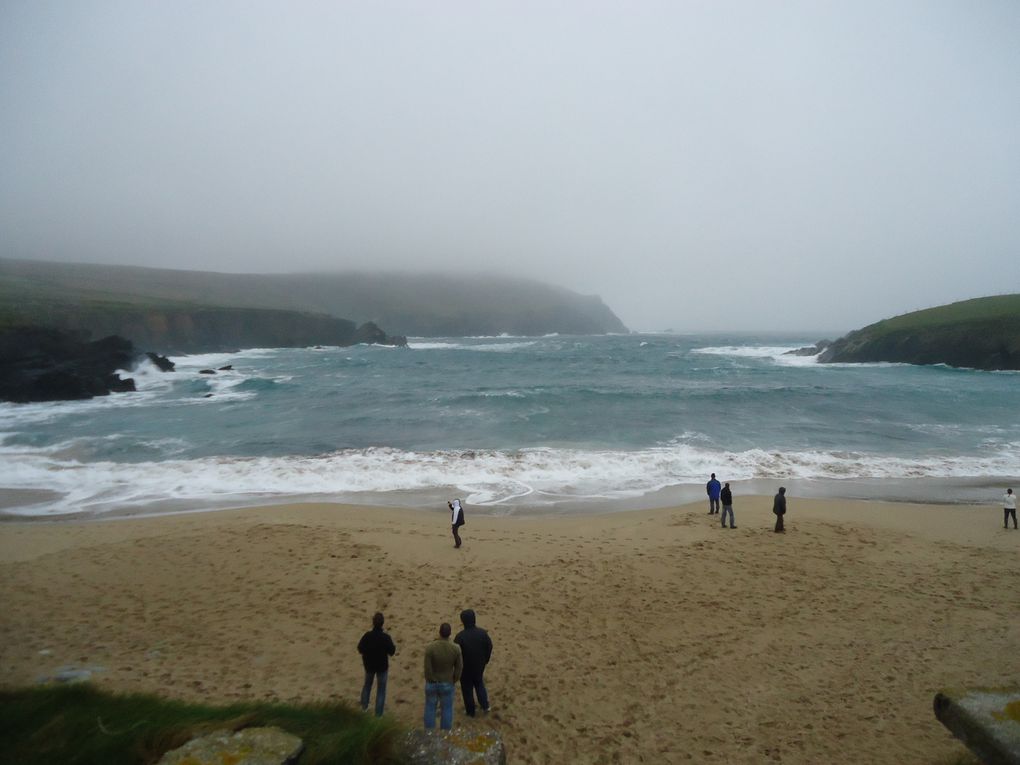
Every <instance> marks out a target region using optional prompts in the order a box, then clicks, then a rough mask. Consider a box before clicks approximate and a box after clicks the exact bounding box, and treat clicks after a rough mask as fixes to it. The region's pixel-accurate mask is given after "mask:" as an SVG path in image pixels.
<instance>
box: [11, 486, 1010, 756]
mask: <svg viewBox="0 0 1020 765" xmlns="http://www.w3.org/2000/svg"><path fill="white" fill-rule="evenodd" d="M789 501H790V513H789V514H788V515H787V528H788V533H786V534H785V535H777V534H774V533H772V531H771V525H772V520H773V517H772V515H771V513H770V512H769V508H770V507H771V499H770V498H767V497H757V498H752V497H738V498H737V501H736V505H735V508H736V514H737V526H738V528H737V529H735V530H730V529H726V530H723V529H721V528H720V527H719V525H718V520H717V518H718V516H709V515H708V514H707V512H706V510H707V507H706V506H705V503H701V502H698V503H696V504H693V505H686V506H681V507H669V508H661V509H653V510H639V511H630V512H623V513H609V514H598V515H569V516H559V517H554V518H535V517H528V518H523V517H510V518H493V517H487V516H484V515H481V514H479V513H474V512H472V509H471V508H470V507H469V508H468V516H467V519H468V524H467V526H465V527H464V529H463V530H462V531H463V537H464V540H465V542H464V547H463V548H462V549H460V550H455V549H454V548H453V544H452V538H451V536H450V533H449V526H448V513H447V511H446V510H445V508H439V509H436V510H435V511H421V510H406V509H403V510H401V509H381V508H365V507H354V506H346V505H329V504H317V505H289V506H287V505H284V506H275V507H268V508H250V509H245V510H229V511H220V512H215V513H200V514H191V515H176V516H161V517H152V518H136V519H126V520H117V521H100V522H79V521H64V522H57V523H39V522H34V523H16V522H9V523H4V524H2V525H0V600H2V603H3V608H2V613H0V683H2V684H4V685H17V684H25V683H34V682H36V681H37V680H38V678H40V677H44V676H52V675H53V674H54V673H55V672H56V670H57V669H58V668H61V667H75V668H92V669H93V670H95V671H94V679H95V681H96V682H97V683H98V684H100V685H102V686H104V687H107V688H111V689H116V690H122V691H150V692H157V693H161V694H166V695H169V696H174V697H180V698H184V699H196V700H206V701H229V700H234V699H281V700H295V701H310V700H317V699H327V698H339V699H346V700H350V701H351V702H352V703H357V699H358V694H359V691H360V687H361V680H362V670H361V664H360V660H359V657H358V654H357V652H356V650H355V646H356V644H357V642H358V639H359V638H360V636H361V634H362V633H363V632H364V631H365V630H366V629H368V628H369V626H370V618H371V615H372V613H373V612H374V611H376V610H381V611H383V612H385V614H386V628H387V630H388V631H389V632H390V633H391V635H392V636H393V638H394V640H395V641H396V643H397V646H398V653H397V656H396V657H395V658H394V659H393V661H392V665H391V670H390V681H389V693H388V703H387V711H388V712H389V713H391V714H393V715H394V716H396V717H397V718H398V719H400V720H401V721H403V722H405V723H407V724H410V725H414V724H419V720H420V717H421V711H422V690H421V686H422V680H421V664H422V657H423V649H424V646H425V644H426V643H427V642H428V641H429V640H430V639H432V637H433V636H434V634H435V632H436V630H437V628H438V625H439V623H440V622H442V621H449V622H451V623H452V624H453V625H454V627H455V629H457V628H459V625H458V624H457V614H458V613H459V611H460V610H461V609H462V608H466V607H471V608H474V609H475V611H476V612H477V614H478V623H479V625H480V626H482V627H484V628H486V629H488V630H489V632H490V634H491V636H492V638H493V641H494V643H495V652H494V655H493V661H492V664H490V666H489V669H488V670H487V673H486V678H487V685H488V688H489V692H490V697H491V700H492V705H493V712H492V714H491V715H490V717H489V719H488V720H486V721H481V720H479V721H472V720H468V719H467V718H465V717H464V715H463V709H462V707H461V705H460V703H459V694H458V704H457V711H456V715H455V724H458V725H461V724H466V725H482V724H488V725H491V726H493V727H495V728H497V729H499V730H500V731H501V732H502V734H503V735H504V737H505V739H506V742H507V745H508V748H509V752H510V761H511V762H525V763H527V762H534V763H563V762H577V763H602V762H607V763H609V762H622V763H631V762H640V761H644V762H656V763H659V762H663V763H672V762H719V763H760V762H769V761H774V762H784V763H805V764H806V763H818V762H861V763H864V762H867V763H890V764H891V763H904V762H911V763H948V762H950V761H952V759H953V758H954V757H955V756H956V755H958V754H959V753H961V752H962V751H964V750H963V748H962V746H961V745H960V744H958V743H956V742H955V741H954V740H953V739H952V737H951V736H950V735H949V733H948V732H946V731H945V730H944V729H943V728H942V726H941V725H940V724H939V723H938V722H937V721H936V720H935V718H934V715H933V713H932V709H931V702H932V697H933V696H934V694H935V692H936V691H937V690H938V689H940V688H942V687H947V686H969V685H983V686H993V685H1003V684H1007V683H1015V682H1016V681H1017V678H1018V677H1020V587H1018V584H1017V570H1018V562H1020V531H1013V530H1012V529H1010V530H1008V531H1004V530H1003V528H1002V510H1001V508H996V507H995V506H994V505H992V506H988V507H969V506H959V505H956V506H944V505H943V506H934V505H932V506H926V505H907V504H899V503H897V504H888V503H881V502H853V501H844V500H807V499H799V498H798V497H797V496H791V497H790V500H789ZM99 667H101V668H102V669H97V668H99Z"/></svg>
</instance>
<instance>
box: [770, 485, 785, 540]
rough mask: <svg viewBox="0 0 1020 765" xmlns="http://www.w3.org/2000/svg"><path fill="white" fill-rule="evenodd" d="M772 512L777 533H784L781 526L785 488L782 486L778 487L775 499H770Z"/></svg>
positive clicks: (783, 513)
mask: <svg viewBox="0 0 1020 765" xmlns="http://www.w3.org/2000/svg"><path fill="white" fill-rule="evenodd" d="M772 512H773V513H775V514H776V528H775V532H776V533H777V534H785V533H786V529H785V528H783V516H784V515H786V489H785V488H783V487H782V486H780V487H779V492H778V493H777V494H776V496H775V499H773V500H772Z"/></svg>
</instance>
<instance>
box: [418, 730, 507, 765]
mask: <svg viewBox="0 0 1020 765" xmlns="http://www.w3.org/2000/svg"><path fill="white" fill-rule="evenodd" d="M405 747H406V751H407V755H408V762H409V763H411V765H506V748H505V747H504V746H503V739H502V737H500V735H499V733H497V732H496V731H494V730H483V731H471V730H465V729H461V728H455V729H454V730H451V731H435V730H421V729H417V730H413V731H411V732H410V733H408V734H407V739H406V740H405Z"/></svg>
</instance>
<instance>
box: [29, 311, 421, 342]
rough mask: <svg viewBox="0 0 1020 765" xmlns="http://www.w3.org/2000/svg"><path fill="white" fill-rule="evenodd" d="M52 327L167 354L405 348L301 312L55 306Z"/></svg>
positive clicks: (378, 334)
mask: <svg viewBox="0 0 1020 765" xmlns="http://www.w3.org/2000/svg"><path fill="white" fill-rule="evenodd" d="M47 324H48V325H49V326H52V327H55V328H57V329H61V330H65V331H69V332H77V333H82V334H85V335H88V336H90V337H105V336H108V335H117V336H120V337H124V338H127V339H128V340H130V341H131V342H132V343H134V344H135V345H136V346H137V347H140V348H146V349H153V350H156V351H158V352H159V353H163V354H175V353H207V352H215V351H235V350H238V349H240V348H288V347H304V346H310V345H339V346H347V345H356V344H358V343H378V344H381V345H403V344H406V340H405V339H404V338H401V337H390V336H389V335H387V334H386V333H385V332H384V331H383V330H381V329H380V328H379V327H378V326H376V325H375V324H372V323H371V322H368V323H366V324H363V325H362V326H361V327H358V326H357V325H355V323H354V322H353V321H348V320H346V319H337V318H335V317H332V316H325V315H320V314H307V313H299V312H297V311H273V310H259V309H250V308H184V307H150V308H144V307H134V306H116V307H111V306H105V305H89V304H84V305H78V306H73V307H72V306H55V307H54V308H53V309H52V311H51V312H50V313H49V315H48V318H47Z"/></svg>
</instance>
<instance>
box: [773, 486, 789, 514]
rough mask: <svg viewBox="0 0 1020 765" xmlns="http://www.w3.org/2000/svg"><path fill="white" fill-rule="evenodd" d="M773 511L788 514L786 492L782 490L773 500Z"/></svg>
mask: <svg viewBox="0 0 1020 765" xmlns="http://www.w3.org/2000/svg"><path fill="white" fill-rule="evenodd" d="M772 512H773V513H775V514H776V515H786V493H785V492H783V491H780V492H779V493H778V494H776V498H775V499H774V500H772Z"/></svg>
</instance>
